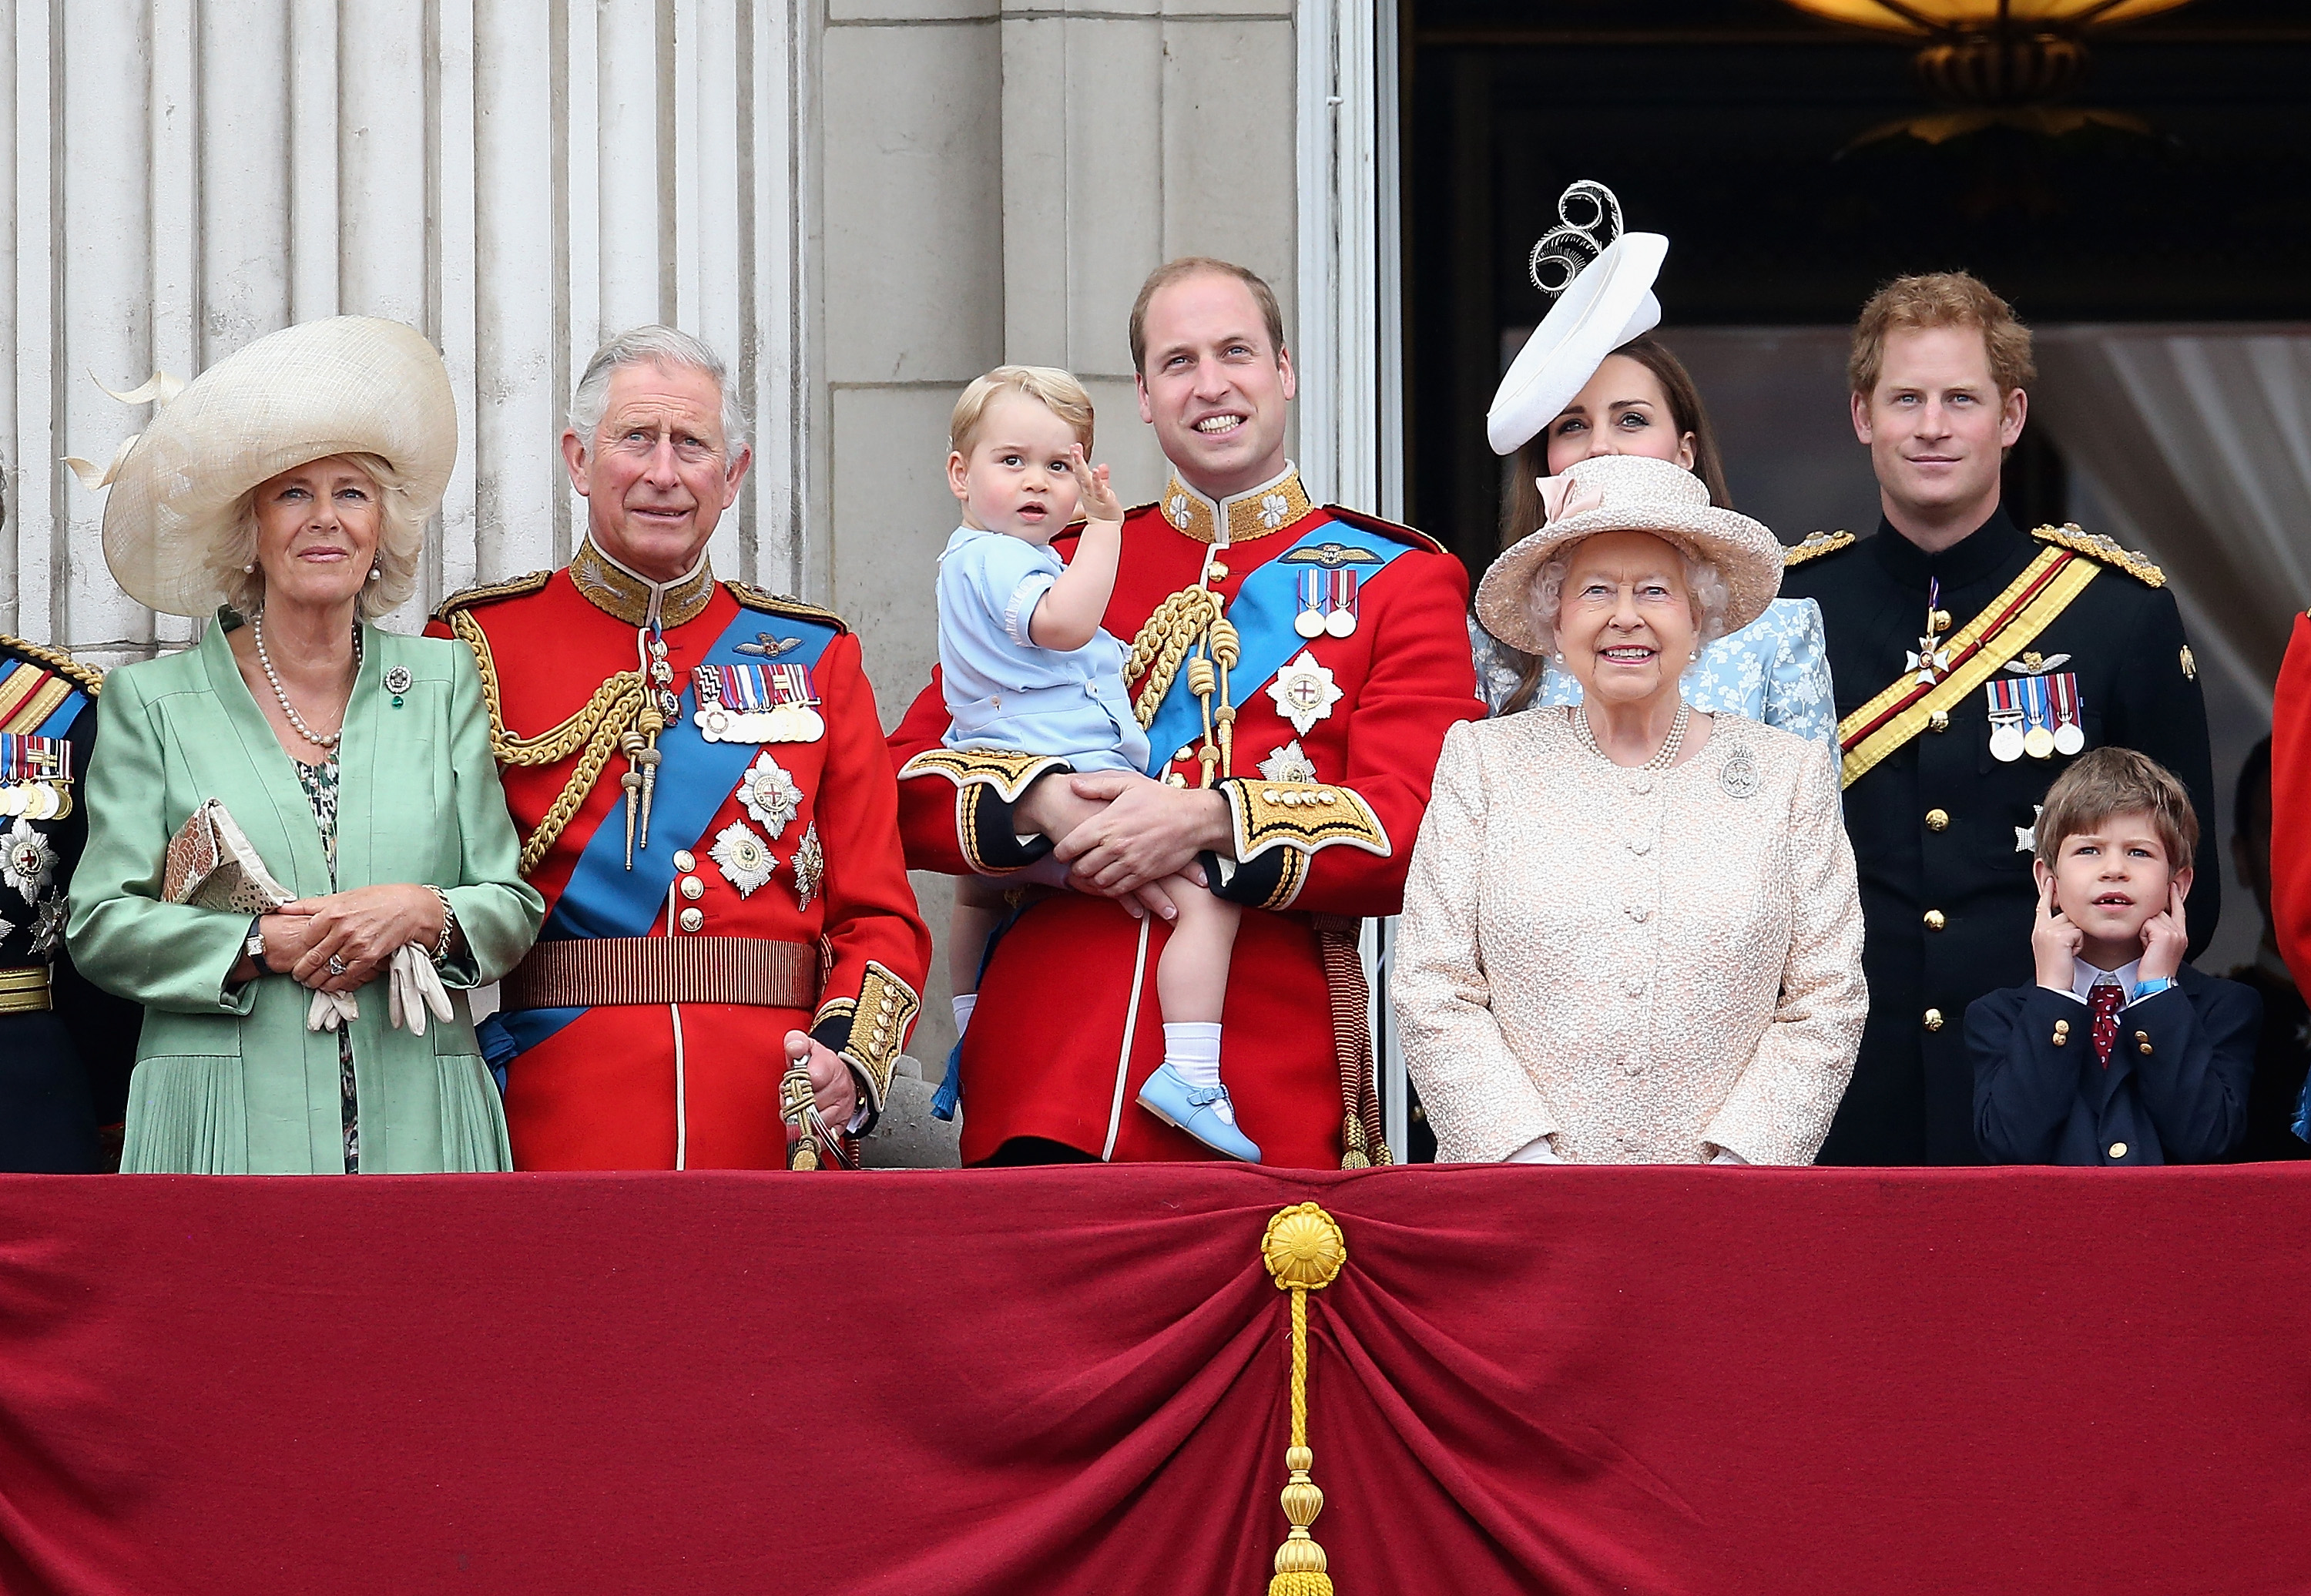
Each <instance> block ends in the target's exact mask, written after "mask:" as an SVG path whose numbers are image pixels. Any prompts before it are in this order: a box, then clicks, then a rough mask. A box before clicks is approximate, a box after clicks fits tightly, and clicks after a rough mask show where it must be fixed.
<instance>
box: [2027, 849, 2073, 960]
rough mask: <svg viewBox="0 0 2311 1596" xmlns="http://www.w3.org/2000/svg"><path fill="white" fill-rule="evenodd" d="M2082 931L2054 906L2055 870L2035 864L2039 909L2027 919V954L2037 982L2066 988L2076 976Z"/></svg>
mask: <svg viewBox="0 0 2311 1596" xmlns="http://www.w3.org/2000/svg"><path fill="white" fill-rule="evenodd" d="M2084 940H2085V934H2084V933H2083V932H2081V931H2080V929H2078V927H2076V926H2074V925H2072V924H2071V917H2070V916H2069V915H2067V914H2064V913H2063V912H2062V911H2061V910H2059V909H2057V908H2055V907H2054V872H2053V871H2051V870H2049V869H2047V868H2045V866H2043V865H2041V866H2040V867H2039V868H2038V912H2037V913H2036V916H2034V917H2033V918H2032V920H2031V921H2030V957H2031V961H2032V963H2033V964H2036V967H2037V972H2038V984H2039V985H2040V986H2042V987H2052V988H2053V989H2054V990H2056V991H2058V992H2067V991H2069V990H2071V981H2072V980H2073V979H2075V976H2076V972H2077V969H2078V964H2077V960H2078V956H2079V946H2080V943H2081V942H2083V941H2084Z"/></svg>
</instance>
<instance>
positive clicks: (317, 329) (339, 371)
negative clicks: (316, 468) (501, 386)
mask: <svg viewBox="0 0 2311 1596" xmlns="http://www.w3.org/2000/svg"><path fill="white" fill-rule="evenodd" d="M169 386H172V385H166V384H164V383H163V382H162V381H161V380H158V379H156V380H155V382H153V383H152V384H148V385H147V387H146V388H142V389H139V390H137V391H138V394H140V395H143V394H162V395H164V394H165V393H166V392H167V388H168V387H169ZM358 454H365V455H376V456H378V457H379V458H382V459H383V460H384V461H385V462H386V464H387V465H388V466H390V467H392V468H393V470H394V472H395V474H396V475H397V476H398V477H399V479H400V480H399V481H398V482H397V483H395V484H386V493H385V524H384V528H383V530H382V532H381V533H380V535H379V542H380V545H381V546H382V547H384V548H386V549H387V550H388V552H392V553H397V554H405V555H410V556H414V554H415V553H416V550H417V549H418V547H420V546H421V545H423V541H424V536H425V525H426V523H427V522H428V521H430V520H431V519H432V517H433V512H434V510H437V509H439V508H440V503H441V495H442V493H444V492H446V491H447V490H448V488H449V472H450V470H451V468H452V467H455V466H456V464H457V462H458V406H457V400H456V398H455V397H453V396H452V395H451V393H450V390H449V371H447V369H445V368H444V367H443V365H442V363H441V356H440V353H439V352H438V351H436V350H435V349H434V347H433V345H432V344H429V343H427V342H426V340H425V336H424V335H423V334H422V333H420V332H418V331H417V329H416V328H414V327H405V326H403V325H402V324H401V323H400V322H397V321H384V320H380V319H379V318H375V317H370V316H336V317H331V318H328V319H327V320H324V321H309V322H306V323H305V324H304V325H302V326H301V327H284V328H283V329H282V330H281V331H280V332H277V333H274V334H271V335H269V336H266V337H262V338H259V339H258V340H257V342H256V343H254V344H249V345H248V346H246V347H245V348H242V349H240V350H237V351H235V352H234V353H231V354H229V355H227V356H225V358H224V359H222V360H221V361H219V362H217V363H216V364H214V365H213V366H211V367H210V368H209V369H208V370H207V371H203V372H202V373H201V374H200V375H199V376H198V377H196V378H195V379H193V380H192V381H191V382H190V383H187V385H185V387H184V388H183V389H182V390H181V391H180V392H178V393H177V394H176V396H175V397H173V398H164V399H163V400H162V402H161V405H160V406H159V408H158V410H157V411H156V413H155V414H154V415H153V421H152V424H151V425H149V426H147V427H146V428H145V429H144V433H143V434H142V435H141V436H139V437H137V438H136V439H135V440H132V441H131V442H130V443H129V444H128V445H126V446H125V447H124V451H123V453H122V455H121V456H120V457H119V458H118V459H116V461H115V462H114V464H113V466H112V467H111V469H110V470H109V471H108V472H106V473H105V475H104V477H103V478H100V479H99V480H98V482H97V484H92V485H101V484H102V482H103V481H104V480H107V479H109V481H110V483H111V489H112V493H111V497H110V498H109V500H108V501H106V503H105V506H104V561H105V563H106V564H107V565H109V566H110V567H111V568H112V575H113V580H116V581H118V583H119V584H120V586H121V588H122V589H123V590H125V591H126V593H127V594H128V596H129V597H132V598H134V599H135V600H136V602H137V603H139V604H142V605H144V606H147V607H148V608H151V609H156V610H161V611H163V612H165V613H167V614H169V615H207V614H208V613H209V612H210V611H211V610H213V609H214V608H215V607H216V606H217V605H218V604H220V603H221V602H222V601H223V600H224V598H225V597H226V595H225V590H224V588H223V586H222V574H223V572H224V571H227V570H229V569H230V567H229V566H224V565H222V564H221V563H220V562H219V560H218V559H217V558H216V557H215V556H216V554H218V552H219V549H220V545H222V543H223V541H224V540H225V539H226V538H228V537H230V536H232V535H233V534H234V532H235V531H236V530H237V529H238V522H239V519H240V501H241V499H242V497H243V495H245V494H247V493H249V490H250V489H251V488H254V487H256V486H257V485H258V484H261V483H265V482H267V481H270V480H271V479H272V478H274V477H275V476H278V475H281V473H283V471H286V470H289V469H290V468H291V467H296V466H301V465H303V464H305V463H306V462H307V461H309V460H318V459H325V458H328V457H329V456H331V455H358ZM402 563H403V564H404V565H405V566H406V565H407V564H408V563H409V562H408V561H406V560H405V561H404V562H402ZM380 597H385V598H388V599H389V600H391V601H392V602H398V601H399V599H400V598H403V597H407V594H406V592H405V593H401V594H398V595H393V594H387V595H381V596H380Z"/></svg>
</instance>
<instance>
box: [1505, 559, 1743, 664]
mask: <svg viewBox="0 0 2311 1596" xmlns="http://www.w3.org/2000/svg"><path fill="white" fill-rule="evenodd" d="M1662 541H1664V542H1666V543H1669V544H1670V545H1671V546H1672V547H1674V548H1675V549H1676V550H1677V553H1678V558H1679V560H1680V561H1681V562H1682V563H1684V566H1685V591H1686V599H1687V603H1688V604H1690V605H1691V606H1693V619H1694V624H1695V626H1696V628H1697V634H1696V638H1695V641H1696V642H1698V643H1704V644H1707V643H1714V642H1715V641H1717V640H1718V639H1719V638H1721V637H1723V636H1724V635H1725V632H1726V625H1725V612H1726V611H1727V610H1728V609H1730V608H1731V607H1732V604H1733V591H1732V589H1731V587H1730V586H1728V585H1727V583H1726V580H1725V573H1724V572H1723V571H1720V570H1719V569H1718V568H1717V562H1716V561H1714V560H1708V559H1704V558H1703V557H1702V556H1701V555H1699V554H1695V553H1694V552H1693V551H1692V550H1691V549H1689V548H1687V547H1686V546H1685V545H1684V544H1682V543H1679V542H1678V541H1677V540H1675V539H1674V538H1664V539H1663V540H1662ZM1572 552H1573V551H1572V548H1571V547H1569V546H1568V547H1567V548H1565V549H1564V550H1562V551H1560V552H1559V553H1557V554H1555V555H1553V556H1552V557H1550V558H1549V559H1548V560H1547V561H1545V562H1543V563H1542V564H1541V568H1540V570H1539V571H1538V572H1537V573H1535V575H1534V577H1533V579H1532V616H1533V632H1534V635H1535V636H1536V637H1537V638H1538V639H1539V642H1540V651H1541V652H1542V653H1544V654H1547V653H1551V652H1553V651H1554V650H1555V649H1556V646H1557V615H1559V614H1560V613H1562V612H1563V610H1564V607H1565V573H1566V572H1567V571H1571V570H1572V569H1573V562H1572V559H1571V557H1570V556H1571V554H1572Z"/></svg>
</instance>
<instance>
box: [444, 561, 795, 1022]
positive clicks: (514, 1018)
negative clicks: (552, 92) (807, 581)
mask: <svg viewBox="0 0 2311 1596" xmlns="http://www.w3.org/2000/svg"><path fill="white" fill-rule="evenodd" d="M764 618H765V617H763V615H760V614H759V613H757V612H756V611H754V610H750V609H747V608H746V607H744V606H741V607H740V608H739V611H738V615H737V619H736V620H734V621H732V622H731V623H730V624H729V625H728V627H727V628H726V629H725V630H724V631H723V633H722V635H721V636H720V637H718V638H716V639H715V640H714V642H713V644H712V646H711V647H710V648H709V649H708V650H706V653H705V656H704V658H702V659H700V660H699V662H698V663H700V664H701V665H746V664H757V663H760V661H759V658H755V657H754V656H750V655H746V654H741V653H739V652H738V651H737V646H738V645H739V644H740V643H742V642H744V643H751V642H753V641H754V634H755V633H756V632H759V631H760V630H761V629H762V624H763V620H764ZM777 620H778V624H779V626H780V628H781V630H782V631H785V632H789V633H790V634H792V635H796V636H799V637H800V638H801V639H802V646H801V647H800V648H799V649H797V650H793V651H792V652H790V653H788V654H785V655H782V656H781V657H780V662H781V664H789V663H791V664H796V665H803V666H813V665H816V664H817V663H818V659H819V656H820V655H822V654H824V652H825V651H826V645H827V644H828V643H830V642H833V641H834V636H835V633H834V629H833V627H831V626H827V625H824V624H820V623H818V622H815V621H802V620H797V619H795V618H794V617H793V616H790V615H780V616H778V617H777ZM695 691H696V689H695V686H694V685H693V683H692V682H690V681H688V680H685V682H684V683H683V684H682V711H681V713H680V714H679V715H678V716H677V717H676V720H675V721H674V723H673V724H672V725H670V726H668V727H667V728H666V729H665V730H664V731H662V732H660V733H659V734H658V752H659V753H660V754H664V755H665V758H664V759H663V760H661V761H660V762H659V764H658V782H657V784H656V786H655V788H654V789H652V791H651V794H650V845H649V846H648V847H644V846H643V845H642V842H641V837H640V836H637V837H636V838H635V839H634V868H632V869H631V870H629V869H627V868H626V824H625V810H624V807H623V806H613V807H612V808H611V810H610V814H609V816H608V818H606V819H605V820H604V821H603V822H602V824H600V825H599V826H597V828H595V832H594V834H593V836H591V837H590V838H589V839H587V842H586V847H585V850H584V851H583V852H581V853H580V854H579V856H578V865H577V868H575V869H573V870H571V873H570V885H567V886H566V887H564V888H562V896H561V897H560V898H559V899H558V900H556V901H555V903H554V912H553V913H551V914H549V915H547V916H546V917H545V926H544V928H543V929H540V931H539V932H538V938H537V939H538V940H539V941H541V942H553V941H559V940H567V939H570V938H580V937H646V936H648V935H649V934H650V927H651V926H652V925H653V924H654V923H656V921H657V920H658V913H659V911H661V910H663V909H664V908H665V907H666V903H667V894H668V893H669V892H670V891H671V890H672V889H673V886H674V878H675V876H676V875H677V874H678V873H679V872H677V871H676V869H675V868H674V856H675V855H676V853H677V852H679V851H681V850H685V849H693V850H694V849H695V848H696V847H697V845H698V843H699V842H700V841H701V840H702V838H703V837H704V836H705V834H706V828H707V826H708V825H710V824H712V823H713V820H714V816H715V815H718V814H719V813H720V812H721V809H722V805H723V801H724V800H725V799H727V798H729V796H730V793H731V791H732V789H735V788H736V787H737V785H738V779H739V778H740V777H741V776H743V775H745V774H746V767H747V766H748V765H750V764H752V763H754V756H755V755H756V754H759V753H761V752H762V749H761V747H760V746H757V745H756V744H754V743H710V742H708V741H707V740H706V738H705V737H704V736H703V735H702V734H701V733H700V731H699V729H698V728H697V727H696V726H695V725H693V724H692V722H691V719H690V712H691V711H692V709H693V707H694V698H693V694H694V693H695ZM585 1012H586V1010H584V1009H583V1008H528V1009H518V1010H513V1011H510V1012H503V1013H501V1014H498V1015H495V1016H492V1017H491V1019H490V1020H488V1021H486V1022H484V1031H485V1034H484V1036H483V1038H482V1051H483V1056H484V1058H487V1059H488V1060H490V1062H491V1063H492V1064H493V1065H501V1064H502V1063H503V1062H504V1061H505V1060H508V1059H510V1058H512V1057H513V1056H514V1055H516V1054H518V1053H522V1052H526V1051H528V1050H529V1049H531V1048H534V1047H536V1045H537V1044H538V1043H539V1042H544V1041H545V1039H546V1038H547V1037H549V1036H551V1035H553V1034H554V1033H555V1032H556V1031H559V1030H561V1029H562V1026H564V1025H568V1024H569V1023H570V1022H571V1021H572V1020H574V1019H576V1018H577V1017H578V1016H580V1015H581V1014H584V1013H585Z"/></svg>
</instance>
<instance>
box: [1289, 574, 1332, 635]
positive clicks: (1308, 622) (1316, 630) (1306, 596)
mask: <svg viewBox="0 0 2311 1596" xmlns="http://www.w3.org/2000/svg"><path fill="white" fill-rule="evenodd" d="M1292 630H1293V631H1295V632H1298V633H1299V634H1300V635H1301V636H1303V637H1306V638H1318V637H1321V636H1323V635H1324V573H1323V572H1322V571H1316V570H1308V571H1302V572H1301V573H1300V613H1299V614H1298V615H1295V616H1293V617H1292Z"/></svg>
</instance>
